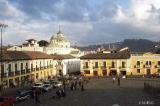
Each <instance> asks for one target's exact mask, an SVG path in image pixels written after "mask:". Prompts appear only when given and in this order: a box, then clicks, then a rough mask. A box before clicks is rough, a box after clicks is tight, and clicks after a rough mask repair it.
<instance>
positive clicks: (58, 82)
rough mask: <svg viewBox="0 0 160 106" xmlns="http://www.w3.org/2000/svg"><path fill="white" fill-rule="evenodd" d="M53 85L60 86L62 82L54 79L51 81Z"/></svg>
mask: <svg viewBox="0 0 160 106" xmlns="http://www.w3.org/2000/svg"><path fill="white" fill-rule="evenodd" d="M52 83H53V86H54V87H61V86H62V82H60V81H54V82H52Z"/></svg>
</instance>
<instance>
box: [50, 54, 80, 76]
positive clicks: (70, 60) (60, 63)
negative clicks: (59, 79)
mask: <svg viewBox="0 0 160 106" xmlns="http://www.w3.org/2000/svg"><path fill="white" fill-rule="evenodd" d="M52 58H53V59H55V60H56V66H55V67H56V70H57V72H56V74H57V75H67V74H76V73H78V72H80V59H79V58H75V57H73V56H71V55H57V54H54V55H52Z"/></svg>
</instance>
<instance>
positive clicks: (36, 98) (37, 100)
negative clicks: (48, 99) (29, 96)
mask: <svg viewBox="0 0 160 106" xmlns="http://www.w3.org/2000/svg"><path fill="white" fill-rule="evenodd" d="M39 94H40V90H39V89H38V88H37V89H36V91H35V101H36V103H40V100H39Z"/></svg>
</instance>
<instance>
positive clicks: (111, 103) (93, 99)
mask: <svg viewBox="0 0 160 106" xmlns="http://www.w3.org/2000/svg"><path fill="white" fill-rule="evenodd" d="M54 93H55V90H52V91H50V92H47V93H45V94H43V95H41V96H40V101H41V103H37V104H36V103H35V102H34V100H33V99H30V100H27V101H24V102H21V103H18V104H16V106H160V104H159V103H158V102H159V100H157V99H153V98H152V97H151V96H149V95H147V94H145V93H144V92H143V81H137V80H127V79H123V80H122V81H121V85H120V86H117V83H114V84H113V83H112V80H111V79H105V78H103V79H91V80H90V82H89V83H88V84H87V85H85V91H83V92H81V91H80V90H77V91H67V95H66V97H65V98H61V99H52V98H51V97H52V95H53V94H54ZM116 104H117V105H116Z"/></svg>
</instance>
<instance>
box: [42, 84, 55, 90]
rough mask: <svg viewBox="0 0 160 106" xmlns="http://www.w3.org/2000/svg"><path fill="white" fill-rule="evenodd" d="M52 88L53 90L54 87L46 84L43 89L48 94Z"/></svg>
mask: <svg viewBox="0 0 160 106" xmlns="http://www.w3.org/2000/svg"><path fill="white" fill-rule="evenodd" d="M52 88H53V86H52V85H49V84H48V85H47V84H46V85H44V86H43V88H42V89H43V90H44V91H45V92H47V91H49V90H51V89H52Z"/></svg>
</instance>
